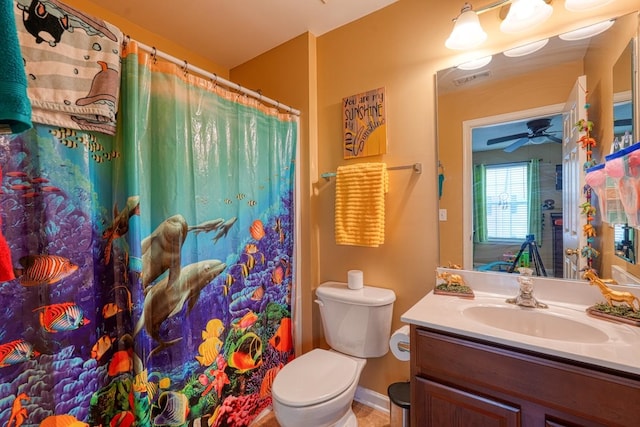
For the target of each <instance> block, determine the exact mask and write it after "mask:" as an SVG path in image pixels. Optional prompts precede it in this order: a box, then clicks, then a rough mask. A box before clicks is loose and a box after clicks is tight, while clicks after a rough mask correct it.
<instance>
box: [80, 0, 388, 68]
mask: <svg viewBox="0 0 640 427" xmlns="http://www.w3.org/2000/svg"><path fill="white" fill-rule="evenodd" d="M86 1H87V2H88V3H93V4H95V5H98V6H99V7H101V8H103V9H106V10H108V11H110V12H113V13H115V14H117V15H120V16H123V17H125V18H126V19H127V20H129V21H131V22H132V23H134V24H136V25H137V26H140V27H142V28H144V29H146V30H149V31H151V32H153V33H155V34H157V35H159V36H161V37H163V38H165V39H168V40H171V41H172V42H174V43H177V44H178V45H181V46H183V47H185V48H187V49H189V50H191V51H193V52H196V53H197V54H199V55H201V56H203V57H205V58H207V59H209V60H210V61H212V62H214V63H216V64H218V65H221V66H223V67H225V68H229V69H231V68H233V67H235V66H237V65H240V64H242V63H244V62H246V61H248V60H250V59H253V58H255V57H256V56H258V55H260V54H262V53H264V52H266V51H268V50H270V49H272V48H274V47H276V46H278V45H280V44H282V43H284V42H286V41H288V40H291V39H293V38H295V37H297V36H299V35H301V34H304V33H305V32H307V31H309V32H310V33H312V34H313V35H315V36H320V35H322V34H324V33H326V32H328V31H331V30H333V29H335V28H338V27H340V26H342V25H345V24H347V23H349V22H352V21H355V20H357V19H359V18H361V17H363V16H365V15H368V14H370V13H372V12H375V11H376V10H378V9H381V8H383V7H385V6H388V5H390V4H392V3H395V2H396V1H397V0H181V1H176V0H86ZM140 42H142V43H148V41H145V40H140Z"/></svg>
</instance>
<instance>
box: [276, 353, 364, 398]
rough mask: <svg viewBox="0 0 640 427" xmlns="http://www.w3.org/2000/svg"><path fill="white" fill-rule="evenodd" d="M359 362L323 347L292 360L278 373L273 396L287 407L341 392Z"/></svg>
mask: <svg viewBox="0 0 640 427" xmlns="http://www.w3.org/2000/svg"><path fill="white" fill-rule="evenodd" d="M357 371H358V365H357V363H356V361H355V360H353V359H351V358H350V357H347V356H344V355H342V354H340V353H335V352H333V351H327V350H322V349H315V350H311V351H310V352H308V353H306V354H304V355H302V356H300V357H298V358H297V359H294V360H293V361H291V362H290V363H289V364H287V365H286V366H285V367H284V368H283V369H281V370H280V372H278V374H277V375H276V378H275V379H274V381H273V385H272V387H271V393H272V394H273V397H274V399H277V400H278V401H279V402H281V403H283V404H285V405H288V406H296V407H300V406H310V405H315V404H316V403H321V402H325V401H327V400H329V399H331V398H333V397H335V396H337V395H339V394H340V393H342V392H344V391H345V390H346V389H347V388H348V387H349V386H350V385H351V384H352V383H353V381H355V377H356V374H357Z"/></svg>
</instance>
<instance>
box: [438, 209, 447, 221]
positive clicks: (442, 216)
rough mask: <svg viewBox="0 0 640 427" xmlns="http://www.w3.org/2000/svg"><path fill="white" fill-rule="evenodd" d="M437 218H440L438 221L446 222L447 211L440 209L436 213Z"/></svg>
mask: <svg viewBox="0 0 640 427" xmlns="http://www.w3.org/2000/svg"><path fill="white" fill-rule="evenodd" d="M438 216H439V217H440V221H446V220H447V210H446V209H440V210H439V211H438Z"/></svg>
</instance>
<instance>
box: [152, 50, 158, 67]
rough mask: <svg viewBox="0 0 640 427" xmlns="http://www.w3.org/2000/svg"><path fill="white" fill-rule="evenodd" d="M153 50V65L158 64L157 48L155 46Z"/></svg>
mask: <svg viewBox="0 0 640 427" xmlns="http://www.w3.org/2000/svg"><path fill="white" fill-rule="evenodd" d="M152 49H153V52H151V59H153V63H154V64H156V63H157V62H158V56H157V55H158V51H157V50H156V47H155V46H153V47H152Z"/></svg>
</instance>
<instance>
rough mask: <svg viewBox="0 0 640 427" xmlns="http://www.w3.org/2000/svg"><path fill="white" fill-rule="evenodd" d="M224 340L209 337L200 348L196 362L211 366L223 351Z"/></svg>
mask: <svg viewBox="0 0 640 427" xmlns="http://www.w3.org/2000/svg"><path fill="white" fill-rule="evenodd" d="M222 344H223V343H222V340H221V339H220V338H218V337H209V338H207V339H205V340H204V341H203V342H202V344H200V345H199V346H198V353H199V354H198V355H197V356H196V360H197V361H198V362H200V364H201V365H202V366H209V365H211V364H212V363H213V362H214V361H215V360H216V357H218V354H219V353H220V350H222Z"/></svg>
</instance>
